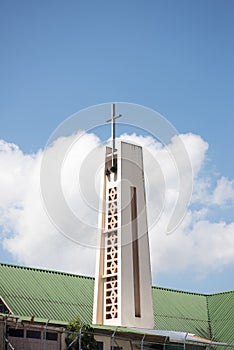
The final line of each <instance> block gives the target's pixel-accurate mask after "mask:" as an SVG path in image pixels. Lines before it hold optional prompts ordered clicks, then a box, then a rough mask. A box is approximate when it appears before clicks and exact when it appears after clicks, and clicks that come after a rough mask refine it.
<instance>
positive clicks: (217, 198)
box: [212, 176, 234, 205]
mask: <svg viewBox="0 0 234 350" xmlns="http://www.w3.org/2000/svg"><path fill="white" fill-rule="evenodd" d="M212 201H213V203H214V204H217V205H227V204H234V180H228V179H227V178H226V177H224V176H222V177H221V179H219V180H218V182H217V187H216V188H215V190H214V193H213V198H212Z"/></svg>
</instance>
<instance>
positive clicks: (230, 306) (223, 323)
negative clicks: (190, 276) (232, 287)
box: [208, 291, 234, 345]
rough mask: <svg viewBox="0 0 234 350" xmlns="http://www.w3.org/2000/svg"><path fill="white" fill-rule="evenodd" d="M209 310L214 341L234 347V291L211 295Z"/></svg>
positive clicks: (209, 297)
mask: <svg viewBox="0 0 234 350" xmlns="http://www.w3.org/2000/svg"><path fill="white" fill-rule="evenodd" d="M208 309H209V314H210V323H211V332H212V337H213V339H214V340H218V341H221V342H226V343H228V344H233V345H234V291H231V292H226V293H218V294H213V295H209V296H208Z"/></svg>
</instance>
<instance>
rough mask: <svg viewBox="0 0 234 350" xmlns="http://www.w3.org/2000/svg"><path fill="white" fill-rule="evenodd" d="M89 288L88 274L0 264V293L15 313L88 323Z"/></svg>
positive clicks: (92, 285) (90, 304)
mask: <svg viewBox="0 0 234 350" xmlns="http://www.w3.org/2000/svg"><path fill="white" fill-rule="evenodd" d="M93 290H94V283H93V279H92V278H89V277H81V276H77V275H72V274H64V273H60V272H54V271H46V270H39V269H32V268H24V267H18V266H12V265H5V264H1V265H0V296H2V298H3V299H4V301H5V302H6V303H7V304H8V305H9V306H10V308H11V310H12V311H13V312H14V314H16V315H31V316H34V317H41V318H48V319H53V320H64V321H70V320H71V319H74V318H75V317H77V316H78V314H79V317H80V318H81V319H82V321H84V322H87V323H91V322H92V312H93Z"/></svg>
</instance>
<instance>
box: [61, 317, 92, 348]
mask: <svg viewBox="0 0 234 350" xmlns="http://www.w3.org/2000/svg"><path fill="white" fill-rule="evenodd" d="M67 330H68V331H69V333H68V335H67V337H66V345H67V347H68V346H69V345H70V344H71V343H72V342H73V344H72V345H71V346H70V347H69V349H71V350H78V349H79V336H80V332H81V349H82V350H85V349H89V350H96V349H97V342H96V340H95V339H94V335H93V332H94V329H93V328H92V327H91V326H90V325H88V324H84V323H82V322H81V320H80V318H79V317H77V318H76V319H74V320H73V321H70V322H69V323H68V325H67ZM75 339H76V340H75ZM74 340H75V341H74Z"/></svg>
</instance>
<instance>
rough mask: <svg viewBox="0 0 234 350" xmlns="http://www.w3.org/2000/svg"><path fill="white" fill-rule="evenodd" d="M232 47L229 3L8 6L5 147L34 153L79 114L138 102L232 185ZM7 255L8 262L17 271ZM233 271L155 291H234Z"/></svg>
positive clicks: (2, 73) (0, 90)
mask: <svg viewBox="0 0 234 350" xmlns="http://www.w3.org/2000/svg"><path fill="white" fill-rule="evenodd" d="M233 40H234V3H233V1H231V0H225V1H221V0H205V1H204V0H202V1H201V0H197V1H191V0H186V1H185V0H176V1H172V0H170V1H169V0H163V1H162V0H155V1H151V0H148V1H137V0H136V1H131V0H130V1H118V2H116V1H101V0H100V1H98V2H95V1H78V0H77V1H74V0H69V1H61V0H57V1H55V0H50V1H49V2H48V1H37V2H36V1H27V0H24V1H15V0H10V1H3V0H2V1H0V42H1V55H0V96H1V98H0V116H1V128H0V130H1V134H0V138H1V139H2V140H5V141H6V142H8V143H14V144H16V145H18V146H19V148H20V149H21V150H23V152H24V153H26V154H32V153H36V152H38V150H39V149H40V148H44V146H45V144H46V142H47V140H48V138H49V136H50V134H51V133H52V132H53V130H54V129H55V128H56V127H57V126H58V125H59V124H60V123H61V122H63V121H64V120H65V119H66V118H67V117H69V116H70V115H72V114H74V113H76V112H77V111H79V110H81V109H83V108H86V107H89V106H92V105H95V104H100V103H105V102H111V101H124V102H131V103H136V104H141V105H144V106H147V107H149V108H152V109H154V110H156V111H158V112H159V113H160V114H162V115H163V116H164V117H166V118H167V119H168V120H169V121H170V122H171V123H172V124H173V125H174V126H175V127H176V129H177V130H178V131H179V133H193V134H197V135H199V136H200V137H201V138H202V139H203V140H204V141H206V142H207V143H208V144H209V151H208V153H207V163H206V167H204V169H203V170H202V171H203V177H206V176H207V178H208V177H209V176H210V174H211V173H214V174H219V175H220V176H219V177H221V176H224V177H225V178H227V179H229V180H232V179H234V167H233V160H232V158H233V152H234V146H233V129H234V118H233V117H234V63H233V62H234V46H233ZM105 117H106V116H103V120H101V119H100V116H98V117H97V121H96V122H97V124H98V123H100V122H104V121H105ZM208 174H209V175H208ZM217 176H218V175H217ZM221 209H222V210H221V211H220V208H215V209H214V210H213V211H212V214H211V215H213V219H214V220H216V221H219V220H221V219H223V218H224V219H225V220H226V222H232V221H234V220H233V206H231V207H230V206H229V207H228V206H226V207H224V208H221ZM233 234H234V232H233ZM1 254H2V259H0V260H1V261H3V262H4V261H7V262H12V263H16V262H17V257H16V256H13V255H9V254H8V253H7V252H6V251H3V250H2V253H1ZM233 268H234V265H233V264H229V265H227V266H226V267H225V268H221V269H220V270H219V271H218V272H217V271H212V272H210V273H209V274H208V276H206V277H205V278H203V279H201V280H197V279H196V280H194V279H193V277H192V275H191V274H189V272H188V271H187V270H186V271H184V272H181V271H180V272H177V273H174V274H169V273H163V272H162V273H159V274H158V277H157V280H156V283H157V284H159V285H161V286H165V287H172V288H178V289H183V288H184V289H190V290H198V291H206V292H209V291H214V290H225V289H234V285H233V281H232V280H231V279H230V273H232V272H233Z"/></svg>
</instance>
